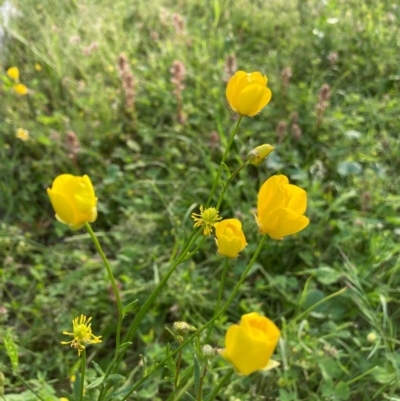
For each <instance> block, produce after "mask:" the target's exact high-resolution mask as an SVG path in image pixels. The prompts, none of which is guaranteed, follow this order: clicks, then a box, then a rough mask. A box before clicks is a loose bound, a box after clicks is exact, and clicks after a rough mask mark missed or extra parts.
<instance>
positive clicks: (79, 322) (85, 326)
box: [61, 315, 101, 356]
mask: <svg viewBox="0 0 400 401" xmlns="http://www.w3.org/2000/svg"><path fill="white" fill-rule="evenodd" d="M91 320H92V318H91V317H89V318H87V317H86V316H85V315H81V316H80V317H77V318H76V319H74V320H73V321H72V329H73V332H72V333H69V332H68V331H63V334H65V335H67V336H72V337H73V340H71V341H61V344H63V345H67V344H69V345H71V347H73V348H76V349H77V350H78V356H80V355H81V352H82V351H83V350H84V349H85V345H88V344H98V343H101V340H100V338H101V336H95V335H94V334H93V333H92V327H91V325H92V324H91V323H90V321H91Z"/></svg>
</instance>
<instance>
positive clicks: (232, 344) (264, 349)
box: [220, 312, 280, 375]
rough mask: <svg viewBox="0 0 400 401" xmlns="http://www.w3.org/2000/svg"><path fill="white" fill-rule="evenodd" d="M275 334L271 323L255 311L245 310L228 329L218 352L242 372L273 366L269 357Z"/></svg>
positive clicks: (275, 329)
mask: <svg viewBox="0 0 400 401" xmlns="http://www.w3.org/2000/svg"><path fill="white" fill-rule="evenodd" d="M279 337H280V331H279V329H278V328H277V327H276V326H275V324H274V322H272V321H271V320H269V319H268V318H266V317H265V316H261V315H259V314H258V313H256V312H252V313H247V314H245V315H243V316H242V318H241V319H240V323H239V324H234V325H232V326H230V327H229V328H228V330H227V332H226V335H225V349H223V350H221V351H220V355H221V356H222V358H224V359H225V360H227V361H228V362H230V363H231V364H232V365H233V366H234V367H235V369H236V370H237V371H238V373H240V374H242V375H249V374H251V373H253V372H256V371H257V370H265V369H270V368H271V367H273V366H277V363H274V362H272V361H271V360H270V358H271V355H272V354H273V352H274V350H275V348H276V345H277V344H278V340H279ZM271 362H272V363H271Z"/></svg>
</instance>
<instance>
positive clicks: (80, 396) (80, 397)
mask: <svg viewBox="0 0 400 401" xmlns="http://www.w3.org/2000/svg"><path fill="white" fill-rule="evenodd" d="M81 363H82V366H81V383H80V385H81V388H80V389H79V401H82V400H83V390H84V388H85V373H86V349H85V348H84V349H83V350H82V362H81Z"/></svg>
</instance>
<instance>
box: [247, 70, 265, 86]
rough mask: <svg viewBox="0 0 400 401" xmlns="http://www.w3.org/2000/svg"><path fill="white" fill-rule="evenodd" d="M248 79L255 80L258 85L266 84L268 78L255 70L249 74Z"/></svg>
mask: <svg viewBox="0 0 400 401" xmlns="http://www.w3.org/2000/svg"><path fill="white" fill-rule="evenodd" d="M249 79H250V81H252V82H253V81H254V82H257V84H258V85H261V86H267V83H268V79H267V77H266V76H265V75H262V74H261V72H259V71H255V72H252V73H251V74H250V76H249Z"/></svg>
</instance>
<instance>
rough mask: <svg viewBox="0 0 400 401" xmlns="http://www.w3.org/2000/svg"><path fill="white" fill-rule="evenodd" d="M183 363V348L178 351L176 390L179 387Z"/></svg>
mask: <svg viewBox="0 0 400 401" xmlns="http://www.w3.org/2000/svg"><path fill="white" fill-rule="evenodd" d="M181 363H182V350H180V351H179V353H178V360H177V361H176V371H175V390H176V389H177V388H178V380H179V372H180V370H181Z"/></svg>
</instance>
